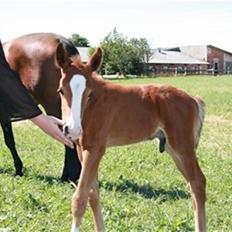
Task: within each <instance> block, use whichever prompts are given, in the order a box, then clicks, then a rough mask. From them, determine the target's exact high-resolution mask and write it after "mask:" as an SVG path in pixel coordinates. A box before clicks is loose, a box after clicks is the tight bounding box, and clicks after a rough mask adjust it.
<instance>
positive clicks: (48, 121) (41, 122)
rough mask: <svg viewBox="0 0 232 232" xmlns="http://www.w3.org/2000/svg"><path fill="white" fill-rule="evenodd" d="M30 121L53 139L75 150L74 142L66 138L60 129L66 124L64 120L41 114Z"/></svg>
mask: <svg viewBox="0 0 232 232" xmlns="http://www.w3.org/2000/svg"><path fill="white" fill-rule="evenodd" d="M30 120H31V121H32V122H33V123H34V124H36V125H37V126H38V127H40V128H41V129H42V130H43V131H44V132H45V133H46V134H48V135H50V136H51V137H52V138H54V139H56V140H57V141H59V142H61V143H63V144H65V145H67V146H68V147H70V148H74V145H73V142H72V141H71V140H69V139H68V138H67V137H65V135H64V134H63V133H62V131H61V130H60V129H59V127H58V126H62V125H63V124H64V123H63V122H62V120H60V119H58V118H55V117H53V116H49V115H45V114H40V115H38V116H36V117H34V118H31V119H30Z"/></svg>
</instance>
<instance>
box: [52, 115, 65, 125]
mask: <svg viewBox="0 0 232 232" xmlns="http://www.w3.org/2000/svg"><path fill="white" fill-rule="evenodd" d="M49 117H50V118H51V119H52V120H53V122H54V123H55V124H56V125H58V126H63V125H64V124H65V122H64V121H62V120H61V119H59V118H56V117H53V116H49Z"/></svg>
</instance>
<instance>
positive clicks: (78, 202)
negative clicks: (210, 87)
mask: <svg viewBox="0 0 232 232" xmlns="http://www.w3.org/2000/svg"><path fill="white" fill-rule="evenodd" d="M58 49H59V52H60V55H59V57H58V58H57V59H58V64H59V65H60V66H61V68H62V70H63V75H62V79H61V84H60V89H61V90H62V92H63V94H64V98H65V99H66V104H67V108H68V110H69V112H66V113H67V114H68V115H69V117H68V119H67V121H66V122H67V124H66V126H65V128H64V130H65V132H66V133H67V135H68V136H70V138H71V139H72V140H74V141H76V143H77V145H78V150H79V152H78V154H79V155H80V160H81V162H82V171H81V176H80V180H79V184H78V187H77V189H76V191H75V193H74V195H73V199H72V215H73V225H72V232H77V231H79V230H78V227H79V225H80V223H81V219H82V217H83V214H84V212H85V208H86V205H87V201H88V199H89V203H90V206H91V208H92V210H93V214H94V218H95V227H96V230H97V231H105V228H104V223H103V218H102V214H101V210H100V205H99V193H98V185H97V172H98V166H99V162H100V160H101V158H102V156H103V154H104V152H105V149H106V147H109V146H119V145H126V144H132V143H136V142H139V141H143V140H146V139H151V138H155V137H158V138H162V139H164V138H165V141H166V143H165V150H166V151H167V152H169V154H170V155H171V157H172V158H173V160H174V162H175V164H176V166H177V168H178V169H179V171H180V172H181V173H182V175H183V176H184V178H185V179H186V181H187V182H188V183H189V185H190V187H191V193H192V199H193V206H194V207H193V208H194V214H195V231H197V232H204V231H206V223H205V201H206V191H205V187H206V179H205V176H204V174H203V173H202V171H201V169H200V167H199V165H198V162H197V159H196V155H195V151H196V148H197V145H198V142H199V138H200V132H201V128H202V125H203V120H204V103H203V101H202V100H201V99H200V98H198V97H192V96H190V95H189V94H187V93H186V92H184V91H182V90H179V89H177V88H174V87H171V86H167V85H137V86H122V85H118V84H114V83H111V82H106V81H104V80H102V79H99V78H97V76H96V74H95V73H94V72H95V71H96V70H97V69H98V68H99V66H100V64H101V60H102V50H101V49H100V48H98V49H97V51H96V52H95V53H94V54H93V55H92V57H91V58H90V60H89V62H88V63H87V64H83V63H81V62H76V63H75V64H74V63H71V61H70V60H68V58H67V56H66V55H65V51H64V49H63V48H62V45H60V46H59V48H58ZM62 53H63V56H62V55H61V54H62ZM61 57H63V58H62V59H60V58H61Z"/></svg>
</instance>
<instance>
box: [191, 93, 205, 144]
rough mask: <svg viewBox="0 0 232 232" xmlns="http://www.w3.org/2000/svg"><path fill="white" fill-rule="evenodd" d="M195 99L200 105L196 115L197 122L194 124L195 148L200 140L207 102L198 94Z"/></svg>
mask: <svg viewBox="0 0 232 232" xmlns="http://www.w3.org/2000/svg"><path fill="white" fill-rule="evenodd" d="M194 99H195V101H196V103H197V106H198V114H197V116H196V122H195V126H194V137H195V148H197V146H198V143H199V140H200V135H201V129H202V126H203V123H204V119H205V103H204V101H203V100H202V98H201V97H198V96H196V97H194Z"/></svg>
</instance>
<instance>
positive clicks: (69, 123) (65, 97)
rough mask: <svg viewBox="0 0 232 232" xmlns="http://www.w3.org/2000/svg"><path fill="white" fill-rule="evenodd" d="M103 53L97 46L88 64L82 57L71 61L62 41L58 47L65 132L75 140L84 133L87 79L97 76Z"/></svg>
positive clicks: (57, 57) (57, 58) (57, 55)
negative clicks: (82, 107)
mask: <svg viewBox="0 0 232 232" xmlns="http://www.w3.org/2000/svg"><path fill="white" fill-rule="evenodd" d="M102 54H103V53H102V49H101V48H97V50H96V51H95V52H94V53H93V55H92V56H91V57H90V59H89V61H88V62H87V64H84V63H82V62H81V60H80V59H79V60H75V61H71V60H70V59H69V58H68V56H67V53H66V51H65V49H64V48H63V45H62V44H61V43H60V44H59V45H58V47H57V54H56V60H57V64H58V66H59V67H60V68H61V72H62V77H61V79H60V87H59V89H58V91H59V92H60V93H61V95H62V114H63V119H64V120H65V121H66V123H65V126H64V132H65V134H66V135H67V136H68V137H69V138H71V139H72V140H73V141H76V140H77V139H78V138H79V137H80V135H81V133H82V125H81V121H82V119H81V106H82V97H83V93H84V91H85V89H86V81H87V80H88V79H90V78H93V77H94V76H96V71H97V70H98V69H99V67H100V65H101V62H102Z"/></svg>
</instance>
